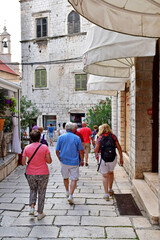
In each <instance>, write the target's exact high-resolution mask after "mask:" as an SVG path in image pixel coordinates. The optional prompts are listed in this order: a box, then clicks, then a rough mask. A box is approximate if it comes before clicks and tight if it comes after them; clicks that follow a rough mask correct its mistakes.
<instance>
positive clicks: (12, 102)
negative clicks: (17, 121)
mask: <svg viewBox="0 0 160 240" xmlns="http://www.w3.org/2000/svg"><path fill="white" fill-rule="evenodd" d="M5 104H6V107H7V108H8V109H9V110H10V112H11V115H12V116H14V115H15V113H18V111H17V110H16V106H17V101H16V99H15V98H14V97H11V98H8V97H6V99H5Z"/></svg>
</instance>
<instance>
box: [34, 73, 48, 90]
mask: <svg viewBox="0 0 160 240" xmlns="http://www.w3.org/2000/svg"><path fill="white" fill-rule="evenodd" d="M45 87H47V72H46V69H36V70H35V88H45Z"/></svg>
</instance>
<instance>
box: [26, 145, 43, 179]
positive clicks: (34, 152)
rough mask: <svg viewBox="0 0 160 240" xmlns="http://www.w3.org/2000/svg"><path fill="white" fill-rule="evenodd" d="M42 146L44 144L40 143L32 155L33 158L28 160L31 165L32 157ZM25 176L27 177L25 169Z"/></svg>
mask: <svg viewBox="0 0 160 240" xmlns="http://www.w3.org/2000/svg"><path fill="white" fill-rule="evenodd" d="M41 146H42V144H40V145H39V146H38V147H37V148H36V150H35V151H34V153H33V155H32V157H31V158H30V159H29V161H28V162H27V164H28V165H29V163H30V162H31V160H32V158H33V157H34V155H35V154H36V152H37V151H38V149H39V148H40V147H41ZM26 169H27V167H26ZM24 176H25V177H26V178H27V174H26V171H25V173H24Z"/></svg>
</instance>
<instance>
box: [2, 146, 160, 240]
mask: <svg viewBox="0 0 160 240" xmlns="http://www.w3.org/2000/svg"><path fill="white" fill-rule="evenodd" d="M54 145H55V144H54ZM50 149H51V152H52V157H53V163H52V165H51V166H50V180H49V184H48V188H47V194H46V201H45V210H44V212H45V213H46V215H47V216H46V217H45V218H44V219H42V220H41V221H38V220H37V218H36V217H31V216H29V215H28V212H29V206H28V201H29V188H28V185H27V181H26V179H25V177H24V170H25V167H24V166H19V167H17V169H16V170H15V171H14V172H12V173H11V174H10V175H9V176H8V177H7V178H6V179H4V180H3V181H2V182H1V183H0V239H3V240H8V239H16V240H19V239H21V240H25V239H30V240H36V239H43V240H45V239H61V240H62V239H63V240H91V239H101V240H103V239H108V240H109V239H110V240H111V239H114V240H120V239H125V240H127V239H140V240H159V239H160V229H159V227H158V226H152V225H151V224H150V223H149V221H148V219H147V217H146V216H145V214H144V213H143V216H120V215H119V213H118V210H117V207H116V203H115V200H114V199H110V201H109V202H106V201H105V200H104V199H103V194H104V191H103V186H102V179H101V174H100V173H97V171H96V161H95V159H94V155H93V154H90V157H89V167H81V168H80V178H79V181H78V185H77V189H76V190H75V194H74V202H75V205H73V206H70V205H69V204H68V202H67V199H66V196H65V190H64V186H63V182H62V177H61V173H60V164H59V162H58V159H57V158H56V156H55V149H54V148H53V147H52V148H50ZM113 189H114V191H115V192H116V193H131V192H132V190H131V184H130V182H129V180H128V177H127V174H126V173H125V171H124V169H123V168H122V167H119V166H118V165H117V167H116V169H115V181H114V187H113Z"/></svg>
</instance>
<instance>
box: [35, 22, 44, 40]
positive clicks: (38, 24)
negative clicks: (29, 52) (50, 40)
mask: <svg viewBox="0 0 160 240" xmlns="http://www.w3.org/2000/svg"><path fill="white" fill-rule="evenodd" d="M36 28H37V37H38V38H39V37H45V36H47V18H38V19H37V20H36Z"/></svg>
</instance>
